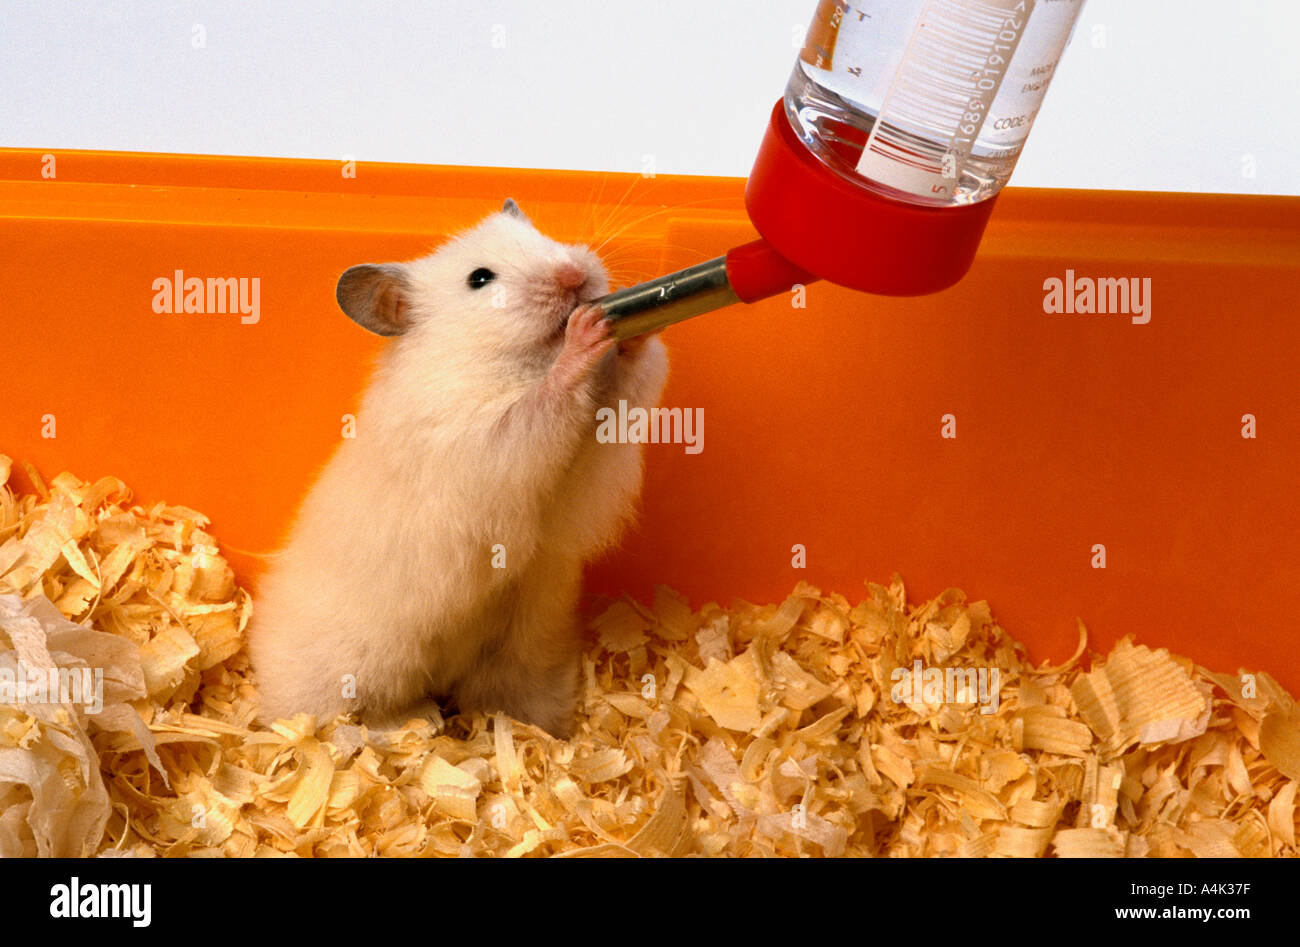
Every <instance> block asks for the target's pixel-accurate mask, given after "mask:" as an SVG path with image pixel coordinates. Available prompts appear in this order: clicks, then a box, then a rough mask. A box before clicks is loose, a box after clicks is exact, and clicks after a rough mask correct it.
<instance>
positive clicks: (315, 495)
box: [248, 200, 668, 738]
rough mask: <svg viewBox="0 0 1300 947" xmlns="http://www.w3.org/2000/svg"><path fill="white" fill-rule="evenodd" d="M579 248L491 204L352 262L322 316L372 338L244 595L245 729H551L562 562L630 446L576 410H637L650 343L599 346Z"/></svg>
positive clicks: (567, 600)
mask: <svg viewBox="0 0 1300 947" xmlns="http://www.w3.org/2000/svg"><path fill="white" fill-rule="evenodd" d="M608 291H609V283H608V277H607V275H606V273H605V270H604V267H603V266H602V264H601V262H600V260H599V259H598V258H597V256H596V254H595V253H593V252H592V251H591V250H590V249H588V248H587V247H585V246H581V245H576V244H562V243H559V242H556V241H555V240H552V239H550V238H549V237H546V236H544V235H543V234H542V233H540V232H539V231H538V230H537V229H536V228H535V227H534V226H533V224H532V222H531V221H530V220H529V219H528V218H527V217H526V216H525V215H524V213H523V211H521V210H520V209H519V206H518V205H517V204H516V203H515V202H514V201H513V200H507V201H506V203H505V207H504V208H503V209H502V210H501V211H499V212H497V213H494V214H491V215H489V216H488V217H486V218H485V219H484V220H482V221H481V222H480V223H479V224H478V225H477V226H475V227H473V228H472V229H470V230H468V231H466V232H464V233H462V234H460V235H458V236H456V237H453V238H451V239H450V240H449V241H448V242H447V243H445V244H444V245H443V246H441V247H440V248H439V249H438V250H437V251H436V252H434V253H432V254H431V255H429V256H427V257H424V258H423V259H419V260H415V261H413V262H410V263H402V264H393V263H389V264H382V265H375V264H365V265H361V266H354V267H352V268H351V269H349V270H348V271H347V272H345V273H344V274H343V275H342V277H341V278H340V279H339V282H338V288H337V298H338V302H339V305H340V307H341V308H342V309H343V311H344V313H346V314H347V315H348V316H349V317H350V318H351V319H352V320H354V321H355V322H357V323H358V324H359V325H361V326H363V327H364V328H366V329H368V330H370V331H371V332H375V333H378V334H380V335H384V336H390V337H391V341H390V342H389V343H388V344H387V345H386V346H385V348H384V350H383V352H382V353H381V355H380V358H379V361H378V364H377V366H376V368H375V371H374V373H373V376H372V377H371V379H370V382H369V385H368V387H367V389H366V390H365V393H364V395H363V397H362V401H361V405H360V408H359V411H358V413H357V419H356V436H355V438H353V439H345V440H343V442H342V443H341V444H340V446H339V447H338V448H337V450H336V451H335V453H334V455H333V457H332V459H331V460H330V461H329V463H328V464H327V465H326V467H325V468H324V470H323V472H322V473H321V475H320V477H319V479H318V480H317V481H316V483H315V485H314V486H313V487H312V488H311V490H310V492H309V493H308V494H307V496H306V498H305V500H304V502H303V504H302V507H301V509H300V511H299V513H298V516H297V519H296V521H295V523H294V525H293V527H292V529H291V531H290V534H289V537H288V540H287V543H286V545H285V546H284V547H283V548H282V550H281V551H280V552H279V553H278V554H276V555H274V556H272V557H271V563H272V564H271V566H270V567H269V569H268V571H267V573H266V575H265V577H264V578H263V579H262V580H261V582H260V583H259V586H258V588H257V590H256V596H255V600H254V617H253V621H252V623H251V626H250V630H249V642H248V645H249V655H250V658H251V660H252V664H253V669H254V672H255V680H256V683H257V689H258V695H259V707H258V719H259V720H260V721H262V722H263V723H270V722H272V721H274V720H276V719H277V718H280V717H287V716H291V715H293V714H295V713H303V712H305V713H311V714H315V715H316V717H317V720H318V721H320V722H322V723H323V722H325V721H326V720H328V719H330V718H332V717H333V716H335V715H336V714H339V713H341V712H345V711H352V712H355V713H357V714H358V715H359V717H360V719H361V721H362V722H363V723H367V724H369V725H371V726H376V727H387V726H397V725H399V724H400V723H402V722H404V721H405V720H406V719H408V717H409V716H417V715H420V714H421V708H427V707H428V706H429V703H428V702H429V701H430V700H433V701H438V702H443V701H450V702H451V703H452V704H453V705H454V707H455V708H456V709H458V710H461V711H469V710H483V711H504V712H506V713H507V714H510V715H511V716H513V717H515V718H517V719H519V720H522V721H525V722H528V723H533V724H536V725H538V726H540V727H542V728H543V729H545V730H547V731H548V732H550V733H551V734H553V735H555V736H557V737H561V738H566V737H568V736H570V735H571V734H572V732H573V727H574V715H575V708H576V703H577V695H578V683H579V674H580V660H581V632H580V629H579V627H578V623H577V605H578V596H579V591H580V585H581V575H582V565H583V563H584V562H585V561H587V560H589V559H591V558H593V557H594V556H595V555H596V554H597V553H599V552H601V551H602V550H604V549H606V548H607V547H609V546H611V545H612V544H614V543H615V542H616V541H617V540H618V538H619V536H620V534H621V532H622V531H623V529H624V528H625V526H626V525H627V524H628V522H629V521H630V519H631V518H632V516H633V514H634V512H635V507H636V505H637V502H638V498H639V493H640V489H641V479H642V468H643V457H642V449H641V445H639V444H632V443H598V442H597V440H596V427H597V421H596V413H597V411H598V410H599V409H600V408H601V407H605V406H608V407H617V405H618V402H619V401H620V400H625V401H627V403H628V406H629V408H630V407H633V406H643V407H646V408H652V407H654V406H655V405H656V404H657V403H658V400H659V397H660V394H661V393H662V390H663V386H664V383H665V380H666V376H667V371H668V358H667V352H666V350H665V347H664V344H663V342H662V340H660V339H659V338H658V336H657V335H654V336H649V337H641V338H637V339H631V340H628V341H626V342H622V343H618V342H616V341H615V340H614V339H613V337H612V335H611V323H610V321H609V320H608V319H606V318H605V317H604V313H603V312H602V311H601V310H600V308H599V307H594V306H591V305H589V303H590V302H591V301H592V300H595V299H597V298H598V297H600V296H603V295H604V294H605V293H607V292H608Z"/></svg>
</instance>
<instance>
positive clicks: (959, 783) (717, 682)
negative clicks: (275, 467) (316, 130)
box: [0, 456, 1300, 857]
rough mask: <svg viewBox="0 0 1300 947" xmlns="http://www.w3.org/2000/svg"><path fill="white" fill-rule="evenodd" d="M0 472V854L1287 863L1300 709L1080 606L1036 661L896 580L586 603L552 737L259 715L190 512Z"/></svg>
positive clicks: (237, 635) (244, 602) (212, 553)
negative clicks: (25, 686)
mask: <svg viewBox="0 0 1300 947" xmlns="http://www.w3.org/2000/svg"><path fill="white" fill-rule="evenodd" d="M10 469H11V462H10V461H9V459H8V458H6V457H3V456H0V856H13V855H37V854H40V855H74V856H75V855H91V854H101V855H165V856H196V857H203V856H282V855H290V856H295V855H296V856H341V855H352V856H362V855H393V856H466V855H497V856H505V857H520V856H545V855H555V856H562V857H627V856H662V855H670V856H684V855H709V856H717V855H738V856H772V855H782V856H794V855H814V856H820V855H829V856H840V855H849V856H935V855H954V856H966V857H993V856H1001V857H1037V856H1045V855H1046V856H1058V857H1075V856H1080V857H1097V856H1105V857H1122V856H1205V857H1220V856H1230V857H1237V856H1246V857H1256V856H1292V857H1294V856H1296V855H1297V854H1300V849H1298V847H1297V842H1296V819H1297V809H1296V792H1297V786H1298V785H1300V711H1298V710H1297V706H1296V703H1295V701H1294V700H1293V699H1292V697H1291V696H1290V695H1289V694H1287V693H1286V692H1285V691H1284V690H1283V689H1282V688H1281V687H1280V686H1279V685H1278V684H1277V683H1276V682H1275V681H1274V680H1273V679H1272V678H1271V677H1269V676H1268V674H1266V673H1264V672H1257V673H1255V674H1251V675H1245V674H1239V675H1236V676H1233V675H1225V674H1216V673H1213V672H1211V671H1208V670H1206V669H1204V668H1201V667H1198V666H1196V665H1195V664H1194V663H1193V662H1191V661H1189V660H1187V659H1185V658H1181V657H1177V656H1174V655H1170V654H1169V653H1168V652H1167V651H1165V650H1163V649H1161V650H1151V649H1149V648H1146V647H1145V646H1143V645H1140V644H1136V643H1134V642H1133V641H1131V640H1129V639H1125V640H1123V641H1121V642H1120V643H1119V644H1117V645H1116V646H1115V648H1114V649H1112V651H1111V653H1110V654H1109V655H1108V656H1106V657H1105V658H1104V659H1100V658H1096V657H1095V656H1090V657H1093V658H1094V660H1093V661H1092V666H1091V668H1090V669H1088V670H1085V669H1084V667H1083V664H1084V659H1085V653H1086V641H1087V636H1086V631H1085V630H1084V628H1083V626H1082V624H1080V630H1079V631H1080V637H1079V647H1078V649H1077V651H1076V653H1075V655H1074V657H1072V658H1071V659H1070V660H1069V661H1067V662H1066V663H1065V664H1063V665H1061V666H1058V667H1049V666H1042V667H1039V668H1034V667H1032V666H1031V665H1029V664H1028V663H1027V661H1026V660H1025V653H1024V649H1023V647H1022V646H1021V645H1020V644H1018V643H1017V642H1016V641H1014V640H1013V639H1012V638H1010V637H1009V636H1008V635H1007V634H1006V633H1005V632H1004V631H1003V630H1002V629H1001V628H1000V627H999V626H998V625H997V623H996V622H995V620H994V619H993V616H992V614H991V613H990V610H989V607H988V605H987V603H985V602H967V601H966V599H965V597H964V596H963V594H962V593H961V592H960V591H957V590H955V589H950V590H948V591H946V592H944V593H943V594H941V595H939V596H937V597H936V598H934V599H932V600H931V601H929V602H925V603H923V604H921V605H915V606H909V605H908V604H907V602H906V595H905V590H904V587H903V584H902V581H901V580H900V579H898V578H897V577H896V578H895V579H894V580H893V582H892V583H891V584H890V585H888V586H882V585H877V584H873V583H868V584H867V597H866V598H865V599H863V600H862V601H858V602H852V601H850V600H849V599H847V598H845V597H844V596H843V595H839V594H822V593H821V592H820V591H819V590H817V589H815V588H813V587H812V586H810V585H808V584H806V583H800V584H799V585H798V586H797V587H796V588H795V590H794V592H793V593H792V594H791V595H790V597H789V598H787V599H786V600H785V601H784V602H781V603H778V604H772V605H754V604H750V603H747V602H735V603H733V604H732V605H731V606H730V607H729V608H722V607H720V606H718V605H716V604H712V603H710V604H707V605H704V606H703V607H702V608H700V609H698V610H692V609H691V607H690V605H689V604H688V603H687V602H686V601H685V600H684V599H683V598H682V597H680V596H679V595H677V594H676V593H674V592H673V591H672V590H670V589H667V588H663V587H661V588H659V589H657V590H656V592H655V596H654V601H653V603H652V605H651V606H650V607H644V606H642V605H640V604H638V603H637V602H635V601H633V600H630V599H623V600H617V601H613V602H605V603H603V604H602V606H601V607H600V608H598V609H597V611H596V614H595V615H594V617H592V619H591V621H590V631H591V635H592V642H591V645H590V647H589V648H588V650H587V653H586V656H585V658H584V667H583V670H584V679H585V695H584V698H583V701H582V706H581V721H582V722H581V723H580V726H579V729H578V732H577V735H576V737H575V738H574V739H573V740H572V741H570V742H562V741H557V740H554V739H552V738H551V737H549V736H547V735H546V734H545V733H543V732H542V731H540V730H538V729H537V728H535V727H531V726H527V725H524V724H521V723H519V722H517V721H513V720H511V719H509V718H507V717H505V716H503V715H500V714H496V715H490V716H489V715H483V714H470V715H462V716H459V717H455V718H452V719H450V720H447V721H443V720H440V719H435V720H432V721H429V720H413V721H411V722H409V723H408V724H407V725H406V726H404V727H402V728H400V729H397V730H391V731H371V730H368V729H367V728H365V727H363V726H359V725H357V724H355V723H354V722H353V721H352V720H350V719H349V718H347V717H340V718H339V719H337V720H334V721H316V720H314V719H312V718H311V717H308V716H305V715H303V716H298V717H295V718H293V719H291V720H282V721H279V722H277V723H276V724H275V725H274V726H272V727H270V728H269V729H268V728H260V727H256V726H254V725H253V724H252V723H251V720H252V713H253V706H254V704H253V700H254V697H255V692H254V689H253V680H252V678H251V674H250V670H249V665H248V661H247V657H246V654H245V652H244V651H243V650H242V633H243V631H244V629H245V628H246V627H247V624H248V620H249V617H250V615H251V608H252V602H251V599H250V596H249V595H248V593H247V592H245V591H244V590H243V589H240V588H239V587H237V585H236V583H235V578H234V575H233V573H232V572H231V570H230V568H229V566H228V565H227V563H226V562H225V560H224V559H223V558H222V556H221V555H220V553H219V551H218V548H219V547H218V543H217V541H216V539H215V538H214V537H213V536H212V535H210V534H209V533H207V532H206V527H207V526H208V525H209V524H208V520H207V519H206V517H204V516H203V515H202V514H200V513H197V512H195V511H194V510H190V509H187V508H185V507H181V506H168V505H165V504H161V503H159V504H155V505H154V506H152V507H150V508H148V509H144V508H142V507H139V506H130V505H129V502H130V493H129V491H128V490H127V488H126V486H125V485H124V484H122V483H121V481H119V480H117V479H115V478H112V477H106V478H103V479H101V480H99V481H97V482H96V483H94V484H88V483H84V482H82V481H80V480H78V479H76V478H75V477H73V476H71V475H69V474H66V473H65V474H61V475H60V476H58V477H56V478H55V479H54V480H53V481H51V482H50V483H49V484H48V486H47V485H46V484H45V482H44V481H43V480H42V479H41V477H40V475H39V474H38V472H37V471H35V470H34V469H32V468H30V467H29V468H28V472H29V475H30V477H31V480H32V482H33V483H34V484H35V491H34V492H33V493H30V494H26V495H15V494H14V493H13V491H12V490H11V489H10V488H9V487H8V486H6V485H5V484H6V483H7V481H8V478H9V473H10ZM42 662H44V663H43V664H42ZM34 665H40V666H42V667H49V666H54V667H56V668H58V669H62V670H63V671H64V672H66V673H69V674H71V673H72V672H74V671H89V670H91V669H94V668H99V669H101V670H102V673H103V680H102V685H101V691H102V693H101V694H100V701H99V705H98V706H95V707H93V708H92V707H91V706H88V705H87V703H86V702H85V700H84V699H83V700H82V702H81V703H75V702H64V703H52V702H50V701H48V700H46V701H44V702H42V701H41V700H37V701H34V702H33V701H32V700H30V699H28V700H26V701H24V700H19V699H17V696H16V695H15V694H14V693H13V692H12V691H11V692H10V693H8V694H6V693H5V692H4V690H3V687H4V680H5V678H4V673H5V669H8V673H9V676H10V679H13V676H14V674H15V673H17V672H18V671H19V670H20V669H22V668H30V667H32V666H34ZM993 671H996V672H997V673H996V679H995V678H994V677H993V673H992V672H993ZM904 685H906V686H904ZM912 685H915V686H912ZM11 688H12V685H11ZM25 696H26V697H27V698H30V696H31V695H30V694H27V695H25ZM83 698H84V695H83ZM92 709H93V710H94V712H90V711H91V710H92Z"/></svg>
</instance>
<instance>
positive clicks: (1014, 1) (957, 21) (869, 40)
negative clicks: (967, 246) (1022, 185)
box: [785, 0, 1084, 206]
mask: <svg viewBox="0 0 1300 947" xmlns="http://www.w3.org/2000/svg"><path fill="white" fill-rule="evenodd" d="M1083 2H1084V0H853V2H847V0H821V2H820V4H819V6H818V8H817V12H816V14H815V15H814V18H813V23H812V25H811V27H810V28H809V30H808V35H807V39H806V40H805V42H804V47H803V50H802V52H801V53H800V54H799V59H798V61H797V62H796V63H795V68H794V73H793V75H792V76H791V77H790V83H789V85H788V86H787V88H786V93H785V111H786V114H787V117H788V118H789V120H790V124H791V126H792V127H793V128H794V130H795V131H796V133H797V134H798V135H799V136H800V137H801V138H802V140H803V142H804V144H806V145H807V147H808V148H809V150H810V151H811V152H812V153H813V154H814V155H816V156H817V157H818V158H819V159H820V160H821V161H822V162H823V163H824V164H826V165H827V166H828V167H829V168H831V169H832V170H833V171H835V172H836V173H837V174H839V175H841V176H843V177H845V178H847V179H848V180H850V181H852V182H853V183H855V184H857V185H859V186H862V187H866V188H869V189H870V190H873V191H875V192H877V193H879V194H882V195H884V196H887V197H892V198H896V199H901V200H903V201H906V202H908V203H911V204H921V205H926V206H954V205H969V204H975V203H978V202H980V201H984V200H987V199H988V198H990V197H992V196H993V195H995V194H996V193H997V192H998V191H999V190H1000V189H1001V188H1002V186H1003V185H1004V184H1005V183H1006V182H1007V179H1008V178H1009V177H1010V176H1011V171H1012V169H1013V168H1014V167H1015V164H1016V161H1017V159H1018V158H1019V157H1020V152H1021V149H1022V148H1023V147H1024V143H1025V139H1026V138H1027V137H1028V135H1029V129H1030V127H1031V126H1032V125H1033V121H1034V117H1035V116H1036V115H1037V114H1038V109H1039V107H1040V105H1041V104H1042V100H1043V96H1044V94H1046V92H1047V87H1048V84H1049V83H1050V82H1051V79H1052V76H1053V74H1054V73H1055V72H1056V66H1057V63H1058V61H1059V60H1060V57H1061V53H1062V51H1063V50H1064V49H1065V46H1066V43H1067V42H1068V41H1069V38H1070V34H1071V32H1072V31H1073V28H1074V24H1075V21H1076V20H1077V19H1078V16H1079V12H1080V11H1081V10H1082V8H1083Z"/></svg>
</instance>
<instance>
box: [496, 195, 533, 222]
mask: <svg viewBox="0 0 1300 947" xmlns="http://www.w3.org/2000/svg"><path fill="white" fill-rule="evenodd" d="M501 213H503V214H509V215H510V216H511V217H518V218H519V219H520V220H522V221H524V222H525V223H532V221H531V220H529V219H528V217H527V216H526V215H525V214H524V212H523V211H522V210H520V209H519V205H518V204H516V203H515V199H514V198H513V197H507V198H506V205H505V207H502V208H501Z"/></svg>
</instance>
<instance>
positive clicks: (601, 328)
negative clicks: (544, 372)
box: [551, 303, 615, 390]
mask: <svg viewBox="0 0 1300 947" xmlns="http://www.w3.org/2000/svg"><path fill="white" fill-rule="evenodd" d="M614 344H615V342H614V336H613V327H612V326H611V325H610V322H609V320H608V319H606V318H605V310H603V309H602V308H601V307H600V306H592V305H589V304H587V303H584V304H582V305H581V306H579V307H578V308H577V309H574V310H573V314H572V315H570V316H569V322H568V325H566V326H565V327H564V348H563V349H561V350H560V354H559V357H558V358H556V360H555V364H554V365H553V366H552V367H551V378H552V380H553V382H554V383H555V384H556V385H557V386H558V387H559V388H560V389H562V390H569V389H571V388H573V387H574V386H576V385H578V384H579V383H581V382H582V381H583V380H584V379H585V378H587V377H588V376H590V375H591V374H592V373H593V372H594V371H595V369H596V366H597V365H598V364H599V363H600V360H601V359H602V358H604V357H605V355H606V354H607V353H608V352H609V351H610V350H612V349H613V348H614Z"/></svg>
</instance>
